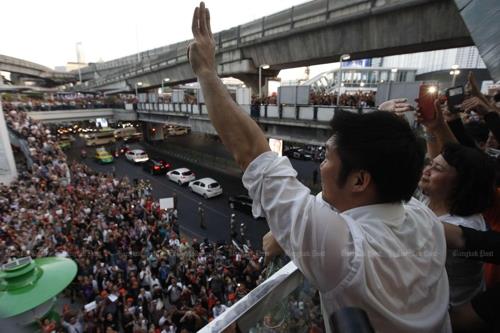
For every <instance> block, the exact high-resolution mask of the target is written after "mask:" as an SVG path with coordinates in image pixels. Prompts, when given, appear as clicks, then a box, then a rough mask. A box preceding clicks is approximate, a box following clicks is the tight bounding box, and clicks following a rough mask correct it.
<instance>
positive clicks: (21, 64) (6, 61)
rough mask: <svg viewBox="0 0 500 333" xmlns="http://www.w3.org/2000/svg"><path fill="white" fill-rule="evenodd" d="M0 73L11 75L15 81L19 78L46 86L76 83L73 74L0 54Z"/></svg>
mask: <svg viewBox="0 0 500 333" xmlns="http://www.w3.org/2000/svg"><path fill="white" fill-rule="evenodd" d="M0 71H5V72H9V73H11V74H13V76H14V77H16V79H17V81H19V80H20V79H21V78H28V79H35V80H38V81H40V82H42V83H45V85H48V86H56V85H60V84H64V83H67V82H76V81H77V75H75V74H74V73H65V72H57V71H54V70H52V69H50V68H48V67H45V66H42V65H39V64H36V63H34V62H31V61H27V60H23V59H18V58H14V57H9V56H6V55H1V54H0Z"/></svg>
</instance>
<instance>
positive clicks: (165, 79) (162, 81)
mask: <svg viewBox="0 0 500 333" xmlns="http://www.w3.org/2000/svg"><path fill="white" fill-rule="evenodd" d="M168 81H170V78H169V77H166V78H164V79H163V80H161V93H162V94H163V83H165V82H168Z"/></svg>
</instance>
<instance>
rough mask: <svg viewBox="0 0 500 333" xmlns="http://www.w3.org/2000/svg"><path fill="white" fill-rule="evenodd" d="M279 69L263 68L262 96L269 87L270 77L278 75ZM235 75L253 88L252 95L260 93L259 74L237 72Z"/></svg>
mask: <svg viewBox="0 0 500 333" xmlns="http://www.w3.org/2000/svg"><path fill="white" fill-rule="evenodd" d="M278 73H279V71H274V70H263V71H262V82H261V84H262V96H264V95H265V93H264V92H265V91H267V90H268V89H267V88H268V85H267V82H268V80H269V79H271V78H273V77H276V76H277V75H278ZM233 77H235V78H237V79H238V80H240V81H243V83H245V85H246V86H247V87H248V88H251V89H252V96H257V95H258V94H259V74H258V73H257V74H235V75H233Z"/></svg>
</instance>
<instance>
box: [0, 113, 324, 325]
mask: <svg viewBox="0 0 500 333" xmlns="http://www.w3.org/2000/svg"><path fill="white" fill-rule="evenodd" d="M5 116H6V122H7V125H8V127H9V129H10V130H12V131H13V132H15V133H16V135H18V136H20V137H21V138H24V139H25V140H26V141H27V143H28V145H29V148H30V155H31V157H32V160H33V166H32V168H31V169H28V168H26V167H25V168H24V169H22V168H21V169H20V170H21V171H20V174H19V178H18V180H17V181H15V182H13V183H12V184H10V185H9V186H6V185H1V186H0V232H1V236H0V240H1V243H0V262H2V263H5V262H8V261H9V260H11V259H13V258H19V257H24V256H31V257H33V258H38V257H46V256H54V255H64V256H68V257H70V258H72V259H73V260H75V261H76V262H77V264H78V273H77V277H76V278H75V280H74V282H73V283H72V284H71V286H70V287H68V292H69V293H70V297H71V299H72V300H73V301H75V302H76V303H79V304H92V302H95V306H94V307H91V310H88V311H86V310H85V309H82V310H80V311H74V310H71V307H69V306H67V307H65V308H64V310H63V313H62V314H61V315H62V321H61V323H58V324H56V323H55V322H53V321H51V320H49V319H45V320H43V321H40V325H41V329H42V331H43V332H52V331H62V332H64V331H67V332H70V333H73V332H81V333H83V332H119V331H123V332H195V331H196V330H198V329H199V328H201V327H202V326H204V325H205V324H206V323H207V322H209V321H210V320H211V319H213V318H214V317H217V316H218V315H220V314H221V313H222V312H223V311H225V310H226V309H227V308H228V307H230V306H231V305H232V304H234V303H235V302H237V301H238V300H239V299H241V298H242V297H244V296H245V295H246V294H247V293H248V292H249V291H250V290H251V289H253V288H254V287H255V286H256V285H258V284H260V283H261V282H262V281H263V279H264V277H265V275H264V273H263V266H262V253H261V252H260V251H256V250H253V249H251V248H249V247H243V249H244V250H242V247H238V246H235V245H234V244H232V243H231V244H225V243H223V242H212V241H209V240H207V239H205V240H202V241H198V240H196V239H187V238H185V237H182V236H181V234H180V230H179V222H178V219H177V217H178V212H177V209H176V208H174V209H173V210H168V211H166V210H161V209H160V208H159V204H158V202H157V201H155V200H154V199H153V197H152V188H151V184H149V183H146V182H144V181H142V180H138V181H137V182H131V181H129V180H128V179H127V178H126V177H124V178H121V179H119V178H113V177H112V175H109V174H100V173H97V172H94V171H92V170H91V169H90V168H88V167H87V166H86V165H84V164H81V163H78V162H76V161H73V162H69V161H68V160H67V158H66V156H65V155H64V153H63V152H62V151H61V149H60V148H59V147H58V145H57V141H56V140H55V138H54V136H52V134H51V133H50V131H49V130H47V129H46V128H45V127H44V126H43V125H42V124H40V123H38V122H36V121H33V120H32V119H31V118H30V117H28V116H27V115H26V113H25V112H23V111H15V110H10V111H6V112H5ZM313 294H314V293H312V294H311V295H313ZM311 299H312V297H311ZM289 306H290V308H291V309H295V310H294V316H292V317H291V318H290V320H289V322H290V323H292V322H293V323H295V324H294V325H299V324H300V325H306V326H307V325H309V323H312V321H310V320H305V319H304V318H310V317H309V316H310V315H312V314H311V313H312V312H309V311H305V310H304V308H303V303H301V308H300V309H298V306H299V303H298V302H291V303H290V305H289ZM316 307H317V306H316ZM311 308H314V307H313V306H311ZM314 315H315V321H314V322H316V323H317V325H318V317H319V318H320V313H319V311H317V312H316V313H314Z"/></svg>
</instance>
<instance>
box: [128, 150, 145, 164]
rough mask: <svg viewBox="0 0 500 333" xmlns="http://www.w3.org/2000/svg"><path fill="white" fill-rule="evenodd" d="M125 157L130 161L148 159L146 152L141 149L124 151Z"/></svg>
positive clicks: (139, 161)
mask: <svg viewBox="0 0 500 333" xmlns="http://www.w3.org/2000/svg"><path fill="white" fill-rule="evenodd" d="M125 157H126V158H127V160H129V161H130V162H132V163H144V162H146V161H147V160H149V156H148V154H146V152H145V151H144V150H142V149H132V150H129V151H127V152H126V153H125Z"/></svg>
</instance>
